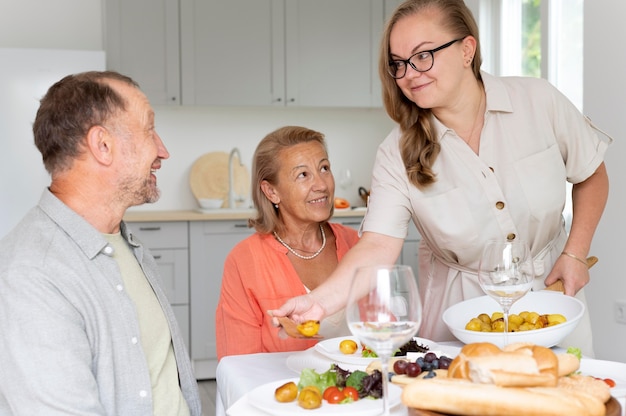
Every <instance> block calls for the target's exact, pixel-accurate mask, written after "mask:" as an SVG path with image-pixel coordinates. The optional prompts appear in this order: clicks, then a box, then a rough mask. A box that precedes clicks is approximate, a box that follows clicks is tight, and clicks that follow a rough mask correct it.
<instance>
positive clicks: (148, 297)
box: [104, 233, 189, 416]
mask: <svg viewBox="0 0 626 416" xmlns="http://www.w3.org/2000/svg"><path fill="white" fill-rule="evenodd" d="M104 237H105V238H106V239H107V241H108V242H109V244H111V246H112V247H113V249H114V253H113V258H114V259H115V260H116V262H117V264H118V265H119V267H120V272H121V274H122V279H123V280H124V286H125V287H126V292H127V293H128V295H129V296H130V298H131V299H132V300H133V302H134V303H135V307H136V309H137V315H138V317H139V329H140V332H141V345H142V347H143V350H144V354H145V356H146V360H147V361H148V369H149V371H150V381H151V383H152V402H153V406H154V408H153V413H154V415H155V416H157V415H158V416H160V415H163V416H171V415H178V416H188V415H189V408H188V406H187V402H186V401H185V399H184V397H183V395H182V392H181V390H180V386H179V384H178V369H177V367H176V359H175V357H174V348H173V346H172V338H171V335H170V330H169V327H168V324H167V320H166V319H165V314H164V313H163V310H162V309H161V305H160V304H159V301H158V299H157V297H156V295H155V294H154V291H153V290H152V287H151V286H150V283H148V280H147V279H146V276H145V275H144V273H143V270H141V267H140V266H139V263H138V262H137V259H136V258H135V256H134V255H133V252H132V251H131V249H130V247H129V246H128V243H127V242H126V240H124V238H123V237H122V236H121V234H119V233H117V234H104Z"/></svg>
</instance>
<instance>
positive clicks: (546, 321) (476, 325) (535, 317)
mask: <svg viewBox="0 0 626 416" xmlns="http://www.w3.org/2000/svg"><path fill="white" fill-rule="evenodd" d="M566 321H567V318H565V316H563V315H561V314H558V313H552V314H543V315H540V314H538V313H537V312H528V311H524V312H520V313H519V314H510V315H509V332H519V331H531V330H533V329H541V328H546V327H549V326H554V325H558V324H561V323H563V322H566ZM465 329H467V330H468V331H478V332H504V314H503V313H502V312H494V313H492V314H491V316H489V315H488V314H486V313H481V314H479V315H478V316H476V317H475V318H472V319H470V320H469V322H468V323H467V324H466V325H465Z"/></svg>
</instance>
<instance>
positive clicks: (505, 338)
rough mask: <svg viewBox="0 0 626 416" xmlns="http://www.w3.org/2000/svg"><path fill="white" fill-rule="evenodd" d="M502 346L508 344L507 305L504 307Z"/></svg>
mask: <svg viewBox="0 0 626 416" xmlns="http://www.w3.org/2000/svg"><path fill="white" fill-rule="evenodd" d="M503 310H504V314H503V317H504V346H505V347H506V346H507V345H509V308H508V307H506V306H505V307H504V308H503Z"/></svg>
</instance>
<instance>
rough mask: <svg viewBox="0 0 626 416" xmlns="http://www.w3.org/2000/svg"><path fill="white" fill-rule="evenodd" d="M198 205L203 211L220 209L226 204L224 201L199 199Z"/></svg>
mask: <svg viewBox="0 0 626 416" xmlns="http://www.w3.org/2000/svg"><path fill="white" fill-rule="evenodd" d="M198 203H199V204H200V206H201V207H202V208H203V209H218V208H221V207H222V204H223V203H224V200H223V199H211V198H198Z"/></svg>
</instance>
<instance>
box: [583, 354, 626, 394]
mask: <svg viewBox="0 0 626 416" xmlns="http://www.w3.org/2000/svg"><path fill="white" fill-rule="evenodd" d="M579 371H580V372H581V374H584V375H587V376H593V377H599V378H610V379H612V380H613V381H614V382H615V387H613V388H611V396H613V397H616V398H618V399H620V398H624V397H626V363H618V362H615V361H603V360H593V359H591V358H583V359H582V360H580V369H579Z"/></svg>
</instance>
